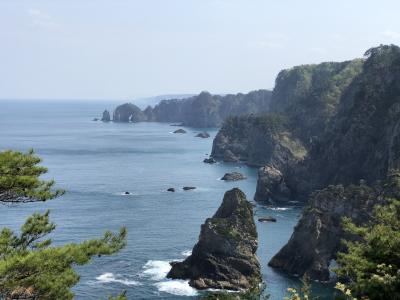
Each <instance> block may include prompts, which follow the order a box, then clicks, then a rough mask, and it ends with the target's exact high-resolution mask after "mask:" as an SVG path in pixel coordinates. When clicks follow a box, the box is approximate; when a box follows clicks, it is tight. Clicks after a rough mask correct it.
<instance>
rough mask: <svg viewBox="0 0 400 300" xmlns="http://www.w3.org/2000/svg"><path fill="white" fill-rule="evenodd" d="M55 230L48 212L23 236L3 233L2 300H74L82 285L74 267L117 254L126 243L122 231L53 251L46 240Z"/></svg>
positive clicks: (27, 227)
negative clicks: (19, 298)
mask: <svg viewBox="0 0 400 300" xmlns="http://www.w3.org/2000/svg"><path fill="white" fill-rule="evenodd" d="M54 229H55V225H54V224H53V223H51V222H50V221H49V212H48V211H47V212H45V213H44V214H38V213H36V214H34V215H33V216H31V217H30V218H28V220H27V221H26V222H25V224H24V225H23V226H22V227H21V233H20V234H19V235H17V234H15V233H14V232H12V231H11V230H10V229H8V228H4V229H3V230H2V231H1V232H0V253H1V255H0V298H2V299H3V298H6V299H7V297H12V296H13V295H14V296H16V295H19V294H22V295H23V294H29V295H30V298H32V299H44V300H45V299H49V300H50V299H72V298H73V294H72V292H71V291H70V288H71V287H72V286H73V285H75V284H76V283H77V282H78V281H79V276H78V274H76V272H75V271H74V269H73V266H74V265H84V264H87V263H88V262H89V261H90V259H91V258H92V257H93V256H96V255H98V256H100V255H110V254H113V253H115V252H117V251H118V250H120V249H121V248H122V247H124V246H125V243H126V229H125V228H122V229H121V230H120V232H119V233H118V234H113V233H111V232H109V231H107V232H106V233H105V234H104V237H103V238H101V239H93V240H87V241H84V242H82V243H80V244H67V245H64V246H60V247H52V246H51V240H50V239H45V237H46V236H47V235H48V234H50V233H51V232H52V231H53V230H54ZM28 298H29V297H28ZM30 298H29V299H30Z"/></svg>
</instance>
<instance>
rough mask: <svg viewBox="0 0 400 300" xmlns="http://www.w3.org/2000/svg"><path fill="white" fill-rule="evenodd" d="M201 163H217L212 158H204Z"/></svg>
mask: <svg viewBox="0 0 400 300" xmlns="http://www.w3.org/2000/svg"><path fill="white" fill-rule="evenodd" d="M203 162H204V163H206V164H215V163H216V162H217V161H216V160H215V159H214V158H212V157H210V158H205V159H204V160H203Z"/></svg>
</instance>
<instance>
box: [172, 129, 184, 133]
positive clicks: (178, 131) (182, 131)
mask: <svg viewBox="0 0 400 300" xmlns="http://www.w3.org/2000/svg"><path fill="white" fill-rule="evenodd" d="M174 133H186V130H184V129H182V128H179V129H177V130H175V131H174Z"/></svg>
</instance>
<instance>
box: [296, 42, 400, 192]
mask: <svg viewBox="0 0 400 300" xmlns="http://www.w3.org/2000/svg"><path fill="white" fill-rule="evenodd" d="M366 57H367V59H366V61H365V63H364V65H363V68H362V72H361V73H360V74H359V76H357V77H356V78H355V79H354V80H353V82H352V83H351V84H350V86H349V87H348V88H347V90H346V91H345V93H344V94H343V96H342V98H341V101H340V106H339V109H338V112H337V114H336V116H335V117H334V118H333V119H332V120H331V122H330V124H329V126H328V128H327V130H326V132H325V134H324V136H323V137H322V138H321V139H320V140H319V141H318V143H315V145H314V146H313V147H312V149H311V151H310V155H309V156H308V158H307V159H306V160H305V161H304V163H303V164H302V165H301V168H300V170H299V171H297V172H296V173H295V175H296V177H297V178H301V176H302V174H309V175H310V177H309V178H308V179H307V182H304V181H302V180H298V182H297V187H296V188H297V189H299V190H301V189H303V190H304V191H305V192H306V193H307V192H309V191H312V190H314V189H316V188H321V187H324V186H326V185H328V184H339V183H345V184H349V183H356V182H357V181H358V180H359V179H365V180H366V181H367V182H368V183H372V182H374V181H376V180H380V179H384V178H386V176H387V174H388V172H390V171H391V170H393V169H398V168H399V167H400V151H399V149H400V48H399V47H397V46H393V45H392V46H380V47H377V48H372V49H370V50H369V51H367V53H366ZM304 191H302V192H303V193H304Z"/></svg>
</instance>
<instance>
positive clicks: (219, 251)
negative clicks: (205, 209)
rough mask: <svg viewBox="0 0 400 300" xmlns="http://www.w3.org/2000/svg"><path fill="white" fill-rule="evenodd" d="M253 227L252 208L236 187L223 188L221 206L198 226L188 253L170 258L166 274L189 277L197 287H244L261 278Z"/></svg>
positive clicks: (191, 282) (255, 285) (251, 286)
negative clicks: (177, 258) (175, 259)
mask: <svg viewBox="0 0 400 300" xmlns="http://www.w3.org/2000/svg"><path fill="white" fill-rule="evenodd" d="M257 247H258V237H257V230H256V226H255V224H254V220H253V210H252V206H251V204H250V202H248V201H247V199H246V195H245V194H244V193H243V192H242V191H241V190H240V189H238V188H234V189H232V190H230V191H227V192H226V193H225V195H224V199H223V201H222V204H221V206H220V207H219V208H218V210H217V212H216V213H215V214H214V216H213V217H212V218H208V219H207V220H206V221H205V223H204V224H203V225H202V226H201V231H200V236H199V241H198V242H197V244H196V245H195V246H194V248H193V251H192V255H191V256H189V257H188V258H186V260H184V261H183V262H172V263H171V265H172V269H171V271H170V272H169V273H168V275H167V277H168V278H173V279H189V284H190V285H191V286H192V287H195V288H197V289H210V288H214V289H229V290H247V289H250V288H255V287H257V286H258V284H259V283H260V282H261V270H260V263H259V261H258V259H257V257H256V251H257Z"/></svg>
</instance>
